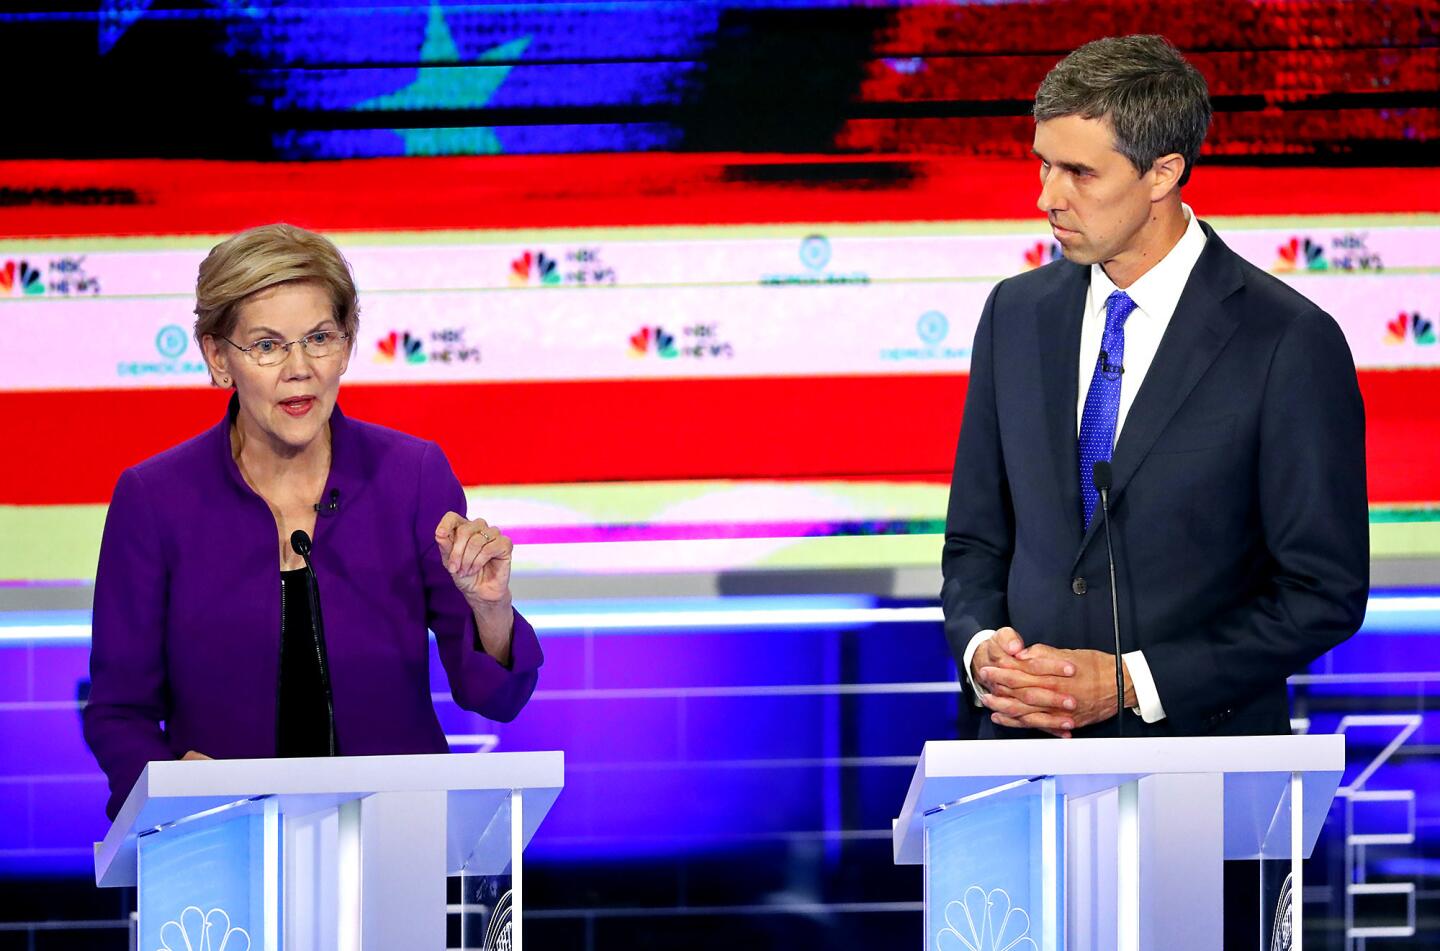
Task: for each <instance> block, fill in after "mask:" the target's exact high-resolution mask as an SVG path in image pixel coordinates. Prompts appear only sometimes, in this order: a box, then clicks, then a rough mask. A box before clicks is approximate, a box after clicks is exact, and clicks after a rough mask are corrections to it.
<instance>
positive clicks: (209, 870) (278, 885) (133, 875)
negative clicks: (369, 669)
mask: <svg viewBox="0 0 1440 951" xmlns="http://www.w3.org/2000/svg"><path fill="white" fill-rule="evenodd" d="M564 782H565V759H564V754H563V753H559V752H543V753H485V754H454V755H446V754H439V755H426V756H352V757H337V758H318V759H263V760H204V761H198V762H155V763H151V764H150V765H149V766H147V767H146V768H145V771H144V772H143V773H142V774H141V775H140V779H139V781H138V782H137V783H136V784H135V788H134V789H133V790H132V791H131V793H130V796H129V797H128V798H127V799H126V800H125V805H124V806H123V807H122V808H121V810H120V814H119V815H118V816H117V817H116V819H115V822H114V824H113V825H112V826H111V828H110V832H109V833H108V834H107V835H106V836H105V840H104V841H103V842H97V843H96V844H95V882H96V884H97V885H100V886H117V885H138V886H139V912H140V920H139V948H140V949H141V951H182V949H183V951H197V949H201V948H204V949H208V951H251V949H255V951H261V949H263V951H280V949H281V948H286V949H294V951H397V949H401V948H403V949H407V951H409V949H417V951H432V949H433V951H440V949H443V948H444V947H445V946H446V920H445V915H446V893H445V888H446V885H445V879H446V875H447V873H456V872H465V873H466V874H469V875H478V876H497V877H499V878H498V880H497V882H496V883H494V884H493V885H492V895H491V897H492V898H493V901H492V903H491V906H490V911H491V914H490V915H489V922H488V925H489V928H488V931H489V933H488V936H487V939H486V940H487V942H488V943H486V944H485V945H484V946H485V947H487V948H489V947H492V946H493V947H505V948H512V949H519V948H521V940H522V933H521V917H520V912H521V877H520V870H521V859H520V856H521V851H522V850H523V849H524V848H525V846H526V844H528V843H529V841H530V838H531V836H533V835H534V834H535V829H536V827H537V826H538V825H539V824H540V820H541V819H542V818H544V816H545V814H546V812H547V811H549V809H550V806H551V804H552V803H553V802H554V801H555V798H556V796H558V795H559V793H560V789H561V787H562V786H563V785H564ZM506 876H508V881H507V880H505V877H506Z"/></svg>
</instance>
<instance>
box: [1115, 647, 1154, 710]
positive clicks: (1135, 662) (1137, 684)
mask: <svg viewBox="0 0 1440 951" xmlns="http://www.w3.org/2000/svg"><path fill="white" fill-rule="evenodd" d="M1120 659H1121V660H1123V661H1124V662H1125V670H1126V672H1128V673H1129V674H1130V686H1132V687H1134V688H1135V702H1136V703H1138V704H1139V706H1138V707H1135V708H1133V709H1134V710H1135V712H1137V713H1139V714H1140V719H1142V720H1144V721H1145V722H1146V723H1159V722H1160V721H1161V720H1163V719H1165V708H1164V707H1163V706H1161V704H1160V691H1158V690H1156V689H1155V678H1154V677H1152V676H1151V675H1150V665H1149V664H1147V663H1146V662H1145V654H1144V652H1143V651H1131V652H1130V653H1128V654H1121V655H1120Z"/></svg>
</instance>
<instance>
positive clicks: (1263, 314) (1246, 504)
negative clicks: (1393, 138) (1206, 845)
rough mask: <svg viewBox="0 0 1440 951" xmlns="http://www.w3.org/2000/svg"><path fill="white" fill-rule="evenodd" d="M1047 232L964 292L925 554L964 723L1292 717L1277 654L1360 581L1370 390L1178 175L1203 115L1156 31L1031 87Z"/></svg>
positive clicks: (1282, 657) (1246, 724)
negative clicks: (978, 304) (934, 559)
mask: <svg viewBox="0 0 1440 951" xmlns="http://www.w3.org/2000/svg"><path fill="white" fill-rule="evenodd" d="M1035 119H1036V125H1035V146H1034V152H1035V155H1036V157H1037V158H1038V160H1039V162H1040V184H1041V188H1040V198H1039V202H1038V204H1039V207H1040V210H1041V211H1043V212H1044V213H1045V214H1046V215H1047V216H1048V218H1049V222H1050V226H1051V228H1052V230H1053V232H1054V235H1055V240H1056V241H1057V242H1058V243H1059V245H1060V247H1061V249H1062V251H1063V253H1064V259H1063V260H1059V261H1055V262H1053V263H1051V264H1050V265H1048V266H1046V267H1043V268H1040V269H1039V270H1036V271H1033V272H1030V273H1028V274H1024V275H1021V276H1018V277H1014V278H1010V279H1008V280H1005V281H1002V282H1001V283H1000V284H998V285H997V286H996V287H995V289H994V290H993V291H992V292H991V294H990V298H989V300H988V301H987V303H986V305H985V310H984V313H983V314H982V316H981V318H980V325H979V328H978V330H977V331H976V335H975V346H974V350H973V355H972V358H971V361H972V362H971V371H970V386H969V392H968V395H967V397H966V402H965V414H964V420H963V424H962V428H961V432H960V442H959V447H958V449H957V452H956V458H955V474H954V481H953V484H952V487H951V494H950V506H949V513H948V517H947V520H946V528H945V549H944V555H943V562H942V564H943V569H944V587H943V590H942V598H943V602H944V609H945V633H946V637H947V639H948V640H949V643H950V646H951V649H952V651H953V652H954V655H955V658H956V660H957V662H958V664H959V666H960V669H961V671H963V674H962V678H961V679H962V681H963V682H964V686H965V696H966V701H967V703H968V704H971V705H974V707H976V708H978V707H979V706H982V705H983V707H984V708H986V710H988V716H986V717H984V718H983V719H982V720H981V722H980V723H979V725H978V733H979V735H980V736H982V737H995V736H1001V737H1022V736H1035V735H1039V733H1038V732H1037V731H1043V732H1044V733H1049V734H1051V735H1054V736H1061V737H1070V736H1106V735H1113V734H1114V732H1115V730H1116V727H1117V724H1116V723H1115V722H1113V721H1114V718H1115V716H1116V708H1117V704H1116V684H1115V648H1114V647H1113V644H1114V634H1113V628H1112V622H1111V592H1110V581H1109V570H1108V566H1107V559H1106V546H1105V538H1104V525H1103V522H1102V519H1103V513H1102V510H1101V507H1100V506H1099V504H1098V492H1097V490H1096V488H1095V486H1094V483H1093V476H1092V471H1093V465H1094V463H1095V462H1096V461H1097V460H1108V461H1109V462H1110V464H1111V467H1112V472H1113V487H1112V488H1111V489H1110V491H1109V510H1110V530H1111V535H1112V537H1113V539H1114V548H1115V560H1116V565H1115V570H1116V576H1117V578H1116V581H1117V583H1116V590H1117V592H1118V602H1119V616H1120V631H1121V637H1122V644H1121V649H1120V652H1121V655H1122V658H1123V661H1124V704H1123V705H1124V708H1125V711H1124V713H1123V714H1122V715H1123V716H1124V718H1125V722H1124V724H1123V726H1124V733H1125V734H1126V735H1129V736H1139V735H1148V736H1169V735H1198V734H1258V733H1288V732H1289V729H1290V727H1289V708H1288V700H1287V694H1286V688H1285V680H1286V677H1288V676H1289V675H1290V674H1293V673H1295V672H1296V671H1298V670H1300V669H1302V668H1303V667H1304V666H1305V665H1306V664H1307V663H1309V662H1310V661H1312V660H1313V659H1315V658H1316V657H1317V656H1319V655H1321V654H1323V653H1324V652H1325V651H1327V650H1329V649H1330V648H1332V647H1334V646H1335V645H1336V644H1338V643H1339V642H1341V641H1343V640H1344V639H1345V638H1347V637H1349V636H1350V635H1351V634H1353V633H1354V632H1355V631H1356V630H1357V629H1358V628H1359V626H1360V622H1361V620H1362V618H1363V617H1364V612H1365V603H1366V598H1367V594H1368V588H1369V548H1368V518H1367V508H1366V493H1365V441H1364V410H1363V406H1362V404H1361V399H1360V392H1359V386H1358V383H1357V381H1356V376H1355V367H1354V362H1353V360H1352V358H1351V355H1350V351H1349V348H1348V346H1347V344H1346V342H1345V339H1344V337H1343V336H1342V334H1341V332H1340V329H1339V327H1338V326H1337V325H1336V323H1335V321H1334V320H1332V319H1331V318H1330V317H1329V316H1328V315H1326V314H1325V313H1324V312H1322V311H1321V310H1320V309H1319V308H1318V307H1316V306H1315V305H1314V304H1313V303H1311V302H1310V301H1309V300H1306V299H1305V298H1304V297H1302V296H1301V295H1300V294H1298V293H1297V292H1295V291H1294V290H1292V289H1290V288H1289V287H1288V286H1286V285H1285V284H1283V283H1282V282H1280V281H1279V280H1277V279H1276V278H1274V277H1272V276H1270V275H1268V274H1266V273H1264V272H1262V271H1260V270H1259V269H1257V268H1255V267H1253V266H1251V265H1250V264H1248V263H1246V262H1245V261H1244V260H1242V259H1241V258H1240V257H1239V256H1238V255H1236V254H1235V253H1233V252H1232V251H1230V249H1229V248H1227V247H1226V246H1225V244H1224V243H1223V242H1222V241H1221V240H1220V238H1219V237H1218V236H1217V235H1216V234H1215V232H1214V231H1213V230H1212V229H1211V228H1209V227H1208V226H1206V225H1204V224H1202V223H1201V222H1200V221H1199V220H1198V219H1197V218H1196V217H1195V215H1194V214H1193V213H1192V212H1191V211H1190V209H1189V208H1188V207H1187V206H1186V205H1184V204H1183V203H1182V202H1181V197H1180V193H1181V188H1182V186H1184V184H1185V183H1186V181H1187V180H1188V178H1189V176H1190V171H1191V168H1192V166H1193V165H1194V162H1195V159H1196V156H1197V154H1198V153H1199V151H1200V145H1201V142H1202V141H1203V140H1204V137H1205V132H1206V129H1207V128H1208V126H1209V121H1210V105H1209V99H1208V93H1207V88H1206V85H1205V80H1204V78H1203V77H1201V75H1200V74H1199V72H1198V71H1197V70H1195V68H1194V67H1193V66H1191V65H1190V64H1189V63H1187V62H1186V61H1185V60H1184V59H1183V58H1182V57H1181V55H1180V54H1179V53H1178V52H1177V51H1176V50H1175V49H1174V47H1172V46H1171V45H1170V44H1169V43H1168V42H1166V41H1165V40H1164V39H1163V38H1161V37H1154V36H1131V37H1120V38H1112V39H1106V40H1098V41H1096V42H1094V43H1090V44H1087V45H1086V46H1083V47H1081V48H1080V49H1078V50H1076V51H1075V52H1074V53H1072V54H1070V55H1069V56H1068V57H1066V58H1065V59H1064V60H1063V61H1062V62H1061V63H1060V64H1058V65H1057V66H1056V67H1055V68H1054V69H1053V70H1052V71H1051V72H1050V74H1049V75H1048V76H1047V77H1046V78H1045V80H1044V82H1043V83H1042V84H1041V86H1040V89H1039V91H1038V92H1037V94H1036V99H1035Z"/></svg>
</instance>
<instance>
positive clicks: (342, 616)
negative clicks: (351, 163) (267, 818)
mask: <svg viewBox="0 0 1440 951" xmlns="http://www.w3.org/2000/svg"><path fill="white" fill-rule="evenodd" d="M195 313H196V321H195V336H196V339H197V340H198V341H199V342H200V345H201V347H202V348H203V349H204V352H205V358H206V362H207V364H208V366H209V368H210V372H211V376H212V379H213V380H214V381H215V382H216V383H217V384H218V385H220V386H223V387H228V388H231V389H232V390H233V394H232V396H231V398H230V406H229V409H228V411H227V412H226V414H225V418H224V419H222V420H221V421H220V422H219V423H218V424H217V425H216V426H215V427H214V428H212V429H210V430H208V431H206V432H203V433H201V434H200V435H198V436H196V437H194V438H193V439H190V440H188V441H186V442H184V443H181V444H180V445H178V446H176V447H174V448H173V449H170V450H168V451H166V452H163V453H161V454H159V455H158V456H155V457H154V458H152V459H147V460H146V461H144V462H142V463H140V464H139V465H137V466H134V467H132V468H130V469H127V470H126V471H125V472H124V473H123V474H122V475H121V476H120V481H119V483H118V484H117V485H116V487H115V495H114V498H113V499H112V500H111V503H110V510H109V514H108V516H107V517H106V521H105V534H104V539H103V541H102V543H101V546H100V564H99V568H98V570H97V572H96V577H95V615H94V639H93V644H92V650H91V658H90V671H91V689H90V700H89V703H88V704H87V705H86V707H85V711H84V724H85V738H86V741H87V742H88V743H89V744H90V748H91V749H92V750H93V751H94V753H95V757H96V759H97V760H99V762H100V766H101V768H102V769H103V770H104V771H105V774H106V776H107V777H108V778H109V780H110V792H111V796H110V801H109V804H108V805H107V807H106V812H107V813H108V814H109V815H110V817H111V818H114V816H115V814H116V812H117V811H118V810H119V808H120V806H121V805H122V804H123V803H124V801H125V797H126V796H127V795H128V794H129V792H130V788H131V787H132V786H133V785H134V783H135V780H136V779H137V778H138V777H139V775H140V771H141V770H142V769H143V768H144V766H145V764H146V763H147V762H149V761H151V760H167V759H177V758H181V759H192V758H205V757H213V758H234V757H268V756H277V755H278V756H308V755H334V754H344V755H360V754H381V753H433V752H444V751H445V750H446V749H447V747H446V743H445V735H444V733H443V732H442V730H441V728H440V723H439V721H438V720H437V718H436V716H435V709H434V706H433V705H432V703H431V699H430V682H429V673H428V658H429V646H428V638H427V636H426V630H427V629H429V630H432V631H434V632H435V637H436V641H437V643H438V645H439V653H440V659H441V662H442V663H443V664H444V667H445V672H446V674H447V675H448V676H449V680H450V687H451V691H452V693H453V695H454V698H455V701H456V702H457V703H458V704H459V705H460V706H462V707H464V708H465V709H467V710H472V711H474V712H476V713H479V714H482V715H484V716H487V717H490V718H492V719H497V720H510V719H513V718H514V717H515V715H516V714H517V713H519V711H520V708H521V707H523V706H524V705H525V703H526V701H527V700H529V698H530V694H531V692H532V691H533V690H534V689H535V682H536V679H537V671H538V668H539V667H540V664H541V662H542V655H541V651H540V644H539V642H538V641H537V640H536V638H535V631H534V629H533V628H532V627H531V626H530V625H529V624H528V623H527V622H526V621H525V619H524V618H523V617H521V616H520V615H519V614H518V613H517V612H516V611H515V610H514V608H513V607H512V606H511V599H510V557H511V551H512V548H513V545H512V543H511V542H510V540H509V539H508V538H506V537H505V536H504V535H502V534H500V532H499V531H498V530H497V529H495V528H494V527H492V526H490V525H489V524H487V523H486V522H485V520H484V519H474V520H469V519H466V518H465V515H464V512H465V496H464V494H463V492H462V491H461V488H460V483H459V481H458V480H457V479H456V477H455V474H454V473H453V472H452V471H451V469H450V465H449V463H448V462H447V461H446V460H445V456H444V454H443V453H441V451H440V449H439V447H438V446H436V445H435V444H433V443H430V442H426V441H424V440H421V439H417V438H414V437H412V436H407V435H404V434H403V433H399V432H395V431H394V430H390V429H385V428H383V427H380V426H375V425H372V424H370V423H363V422H360V421H358V420H352V419H348V418H346V417H345V415H344V414H343V413H341V412H340V408H339V407H338V406H337V405H336V395H337V392H338V390H339V386H340V377H341V376H343V375H344V373H345V369H346V367H347V365H348V364H349V361H350V356H351V352H352V349H353V346H354V341H355V332H356V329H357V327H358V317H359V303H358V300H357V297H356V291H355V285H354V282H353V279H352V278H351V275H350V270H349V267H348V265H347V264H346V262H345V260H344V258H342V257H341V256H340V252H339V251H338V249H336V247H335V246H334V245H333V244H331V243H330V242H329V241H328V240H326V239H325V238H323V237H321V236H319V235H317V234H313V233H311V232H308V231H304V230H302V229H299V228H294V227H291V226H289V225H283V224H277V225H268V226H265V227H261V228H255V229H252V230H250V231H246V232H242V233H241V234H238V235H236V236H234V237H232V238H230V239H229V240H227V241H225V242H224V243H222V244H220V245H218V246H216V247H215V248H214V250H212V251H211V252H210V255H209V256H208V257H207V258H206V259H205V261H204V263H203V264H201V265H200V275H199V280H198V281H197V285H196V307H195ZM302 532H303V533H304V537H301V536H300V534H299V533H302ZM307 539H308V540H313V551H309V559H308V560H309V561H310V563H311V564H312V565H313V573H309V572H307V569H306V559H305V557H304V555H305V554H306V549H307ZM297 546H298V548H299V549H300V550H298V551H297ZM312 585H313V587H312Z"/></svg>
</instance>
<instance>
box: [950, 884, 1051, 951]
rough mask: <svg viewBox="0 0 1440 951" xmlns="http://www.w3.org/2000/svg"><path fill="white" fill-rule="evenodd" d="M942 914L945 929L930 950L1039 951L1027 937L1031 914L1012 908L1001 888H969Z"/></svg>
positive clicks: (1033, 940) (1031, 939)
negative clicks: (988, 889) (960, 898)
mask: <svg viewBox="0 0 1440 951" xmlns="http://www.w3.org/2000/svg"><path fill="white" fill-rule="evenodd" d="M943 914H944V917H945V927H943V928H941V929H940V930H939V931H938V932H937V933H936V935H935V947H934V949H933V951H1039V949H1038V947H1037V945H1036V944H1035V939H1034V938H1032V937H1031V936H1030V915H1029V914H1028V913H1027V912H1026V911H1025V909H1023V908H1017V907H1014V906H1013V905H1011V903H1010V894H1009V893H1008V892H1006V891H1005V889H1003V888H993V889H991V890H990V891H989V892H986V891H985V889H983V888H981V887H980V886H979V885H971V886H970V887H969V888H968V889H966V890H965V896H964V898H963V899H962V900H960V901H952V902H950V903H949V904H947V905H946V906H945V911H944V913H943Z"/></svg>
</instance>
